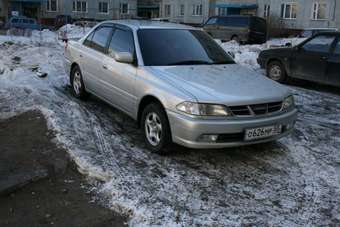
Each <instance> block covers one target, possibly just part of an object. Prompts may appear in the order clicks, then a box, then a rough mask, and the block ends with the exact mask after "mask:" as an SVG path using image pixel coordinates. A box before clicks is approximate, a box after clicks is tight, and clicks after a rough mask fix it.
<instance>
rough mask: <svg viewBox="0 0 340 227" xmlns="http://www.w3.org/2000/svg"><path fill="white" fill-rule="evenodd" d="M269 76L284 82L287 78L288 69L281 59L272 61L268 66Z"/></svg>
mask: <svg viewBox="0 0 340 227" xmlns="http://www.w3.org/2000/svg"><path fill="white" fill-rule="evenodd" d="M267 76H268V77H269V78H270V79H272V80H274V81H277V82H280V83H283V82H285V81H286V80H287V74H286V70H285V68H284V67H283V65H282V64H281V62H279V61H272V62H270V63H269V64H268V67H267Z"/></svg>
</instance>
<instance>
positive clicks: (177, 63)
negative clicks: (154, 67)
mask: <svg viewBox="0 0 340 227" xmlns="http://www.w3.org/2000/svg"><path fill="white" fill-rule="evenodd" d="M211 64H212V63H211V62H207V61H200V60H189V61H179V62H174V63H170V64H168V65H211Z"/></svg>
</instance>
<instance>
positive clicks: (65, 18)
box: [55, 15, 73, 29]
mask: <svg viewBox="0 0 340 227" xmlns="http://www.w3.org/2000/svg"><path fill="white" fill-rule="evenodd" d="M72 23H73V20H72V17H71V16H70V15H58V16H57V17H56V18H55V27H56V28H57V29H59V28H61V27H62V26H64V25H66V24H72Z"/></svg>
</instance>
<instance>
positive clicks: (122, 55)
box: [113, 52, 134, 64]
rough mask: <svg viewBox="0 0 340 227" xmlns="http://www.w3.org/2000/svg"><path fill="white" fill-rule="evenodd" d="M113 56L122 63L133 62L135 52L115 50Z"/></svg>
mask: <svg viewBox="0 0 340 227" xmlns="http://www.w3.org/2000/svg"><path fill="white" fill-rule="evenodd" d="M113 58H114V59H115V60H116V61H117V62H120V63H126V64H131V63H133V62H134V57H133V54H131V53H129V52H115V53H113Z"/></svg>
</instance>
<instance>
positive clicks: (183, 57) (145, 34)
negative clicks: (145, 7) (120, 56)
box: [138, 29, 235, 66]
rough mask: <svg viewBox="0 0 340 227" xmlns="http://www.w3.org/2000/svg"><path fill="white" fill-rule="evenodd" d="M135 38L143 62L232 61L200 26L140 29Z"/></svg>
mask: <svg viewBox="0 0 340 227" xmlns="http://www.w3.org/2000/svg"><path fill="white" fill-rule="evenodd" d="M138 39H139V45H140V49H141V52H142V57H143V60H144V65H145V66H167V65H212V64H234V63H235V62H234V60H233V59H232V58H231V57H230V56H229V55H228V54H227V53H226V52H225V51H224V50H223V49H222V48H221V47H220V46H219V45H218V44H217V43H216V42H215V41H214V40H213V39H212V38H210V36H209V35H208V34H206V33H205V32H203V31H199V30H184V29H141V30H139V31H138Z"/></svg>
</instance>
